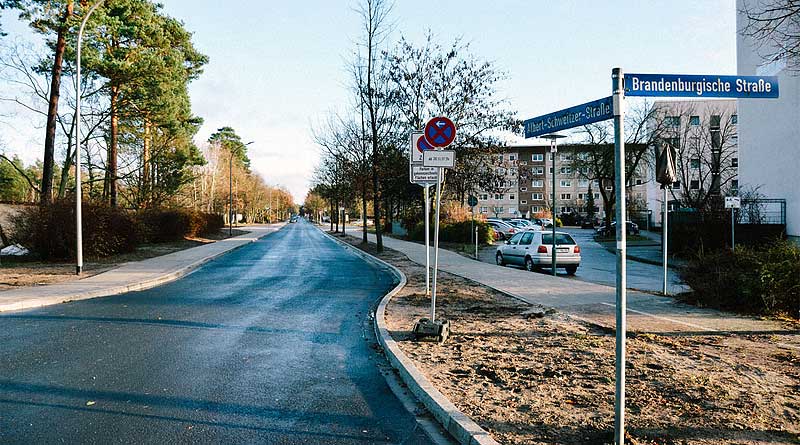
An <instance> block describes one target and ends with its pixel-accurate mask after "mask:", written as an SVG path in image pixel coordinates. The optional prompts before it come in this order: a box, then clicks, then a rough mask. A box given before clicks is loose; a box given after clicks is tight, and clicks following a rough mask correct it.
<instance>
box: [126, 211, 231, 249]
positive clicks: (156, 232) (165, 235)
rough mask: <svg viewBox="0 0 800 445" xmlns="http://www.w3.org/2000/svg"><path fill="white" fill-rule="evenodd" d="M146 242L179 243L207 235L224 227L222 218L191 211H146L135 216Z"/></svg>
mask: <svg viewBox="0 0 800 445" xmlns="http://www.w3.org/2000/svg"><path fill="white" fill-rule="evenodd" d="M136 219H137V220H138V221H139V222H140V225H141V227H142V231H143V232H142V238H143V239H144V240H146V241H147V242H152V243H161V242H169V241H180V240H182V239H183V238H185V237H190V238H191V237H195V236H198V235H207V234H211V233H215V232H217V231H219V230H220V229H221V228H222V226H223V225H224V221H223V218H222V216H220V215H214V214H209V213H202V212H198V211H195V210H191V209H177V208H176V209H147V210H142V211H140V212H138V213H137V214H136Z"/></svg>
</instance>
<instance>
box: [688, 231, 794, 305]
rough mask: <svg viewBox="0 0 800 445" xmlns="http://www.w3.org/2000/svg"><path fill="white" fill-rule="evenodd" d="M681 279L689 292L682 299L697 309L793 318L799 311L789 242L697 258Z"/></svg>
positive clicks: (773, 243) (791, 245)
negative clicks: (789, 316) (781, 315)
mask: <svg viewBox="0 0 800 445" xmlns="http://www.w3.org/2000/svg"><path fill="white" fill-rule="evenodd" d="M681 275H682V278H683V279H684V280H685V281H686V283H687V284H688V285H689V286H690V287H691V288H692V289H693V292H692V293H690V294H688V295H685V296H684V297H685V299H686V300H687V301H689V302H691V303H694V304H697V305H700V306H706V307H713V308H717V309H724V310H730V311H735V312H742V313H748V314H779V313H783V314H789V315H792V316H795V317H797V316H798V310H800V247H798V246H797V245H795V244H792V243H791V242H789V241H783V240H780V241H775V242H772V243H770V244H768V245H766V247H763V248H760V249H756V248H750V247H737V248H736V250H735V251H734V252H731V251H729V250H718V251H715V252H712V253H709V254H700V255H698V256H697V258H696V259H694V260H692V261H690V262H689V264H688V266H687V267H686V268H685V269H684V270H683V271H682V273H681Z"/></svg>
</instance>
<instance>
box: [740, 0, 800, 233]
mask: <svg viewBox="0 0 800 445" xmlns="http://www.w3.org/2000/svg"><path fill="white" fill-rule="evenodd" d="M745 3H747V5H748V6H758V4H759V2H755V3H754V2H753V1H751V0H747V1H745V0H737V2H736V9H737V11H738V12H737V17H736V25H737V26H736V27H737V38H736V55H737V71H738V74H739V75H743V76H746V75H763V76H778V84H779V91H780V98H778V99H739V100H738V109H739V118H740V119H739V120H740V125H739V160H740V164H741V167H740V168H739V185H740V187H741V188H744V187H750V188H755V187H757V188H758V190H759V192H760V193H761V194H763V195H765V196H766V197H767V198H785V199H786V232H787V235H789V236H790V237H792V238H794V239H795V240H796V241H800V174H798V167H800V160H799V159H800V150H799V149H798V144H800V113H798V110H800V76H798V73H795V72H790V71H789V70H787V68H786V67H787V64H786V62H785V61H777V62H770V63H768V62H767V61H765V60H764V58H763V57H762V56H761V55H760V54H763V53H761V52H760V51H767V52H768V51H769V47H765V48H764V47H762V48H759V46H758V44H757V43H756V42H754V41H753V40H752V39H750V38H748V37H745V36H743V35H742V33H741V31H742V30H743V29H744V27H745V26H746V25H747V17H746V16H745V15H744V14H743V12H742V11H743V10H744V9H745V8H744V7H745ZM762 4H763V2H762Z"/></svg>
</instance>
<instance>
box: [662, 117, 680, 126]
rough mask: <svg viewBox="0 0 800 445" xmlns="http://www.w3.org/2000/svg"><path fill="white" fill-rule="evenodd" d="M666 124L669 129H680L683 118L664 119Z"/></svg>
mask: <svg viewBox="0 0 800 445" xmlns="http://www.w3.org/2000/svg"><path fill="white" fill-rule="evenodd" d="M664 124H666V126H667V127H680V126H681V117H680V116H667V118H666V119H664Z"/></svg>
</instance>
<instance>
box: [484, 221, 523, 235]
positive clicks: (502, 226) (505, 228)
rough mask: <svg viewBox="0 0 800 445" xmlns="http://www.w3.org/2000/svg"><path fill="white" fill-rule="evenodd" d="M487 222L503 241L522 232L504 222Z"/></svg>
mask: <svg viewBox="0 0 800 445" xmlns="http://www.w3.org/2000/svg"><path fill="white" fill-rule="evenodd" d="M487 222H488V223H489V225H490V226H492V229H494V231H495V233H496V234H498V235H500V237H499V239H501V240H505V239H509V238H511V237H512V236H514V234H515V233H517V232H519V231H520V229H518V228H516V227H514V226H512V225H511V224H508V223H506V222H504V221H498V220H496V219H490V220H488V221H487Z"/></svg>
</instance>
